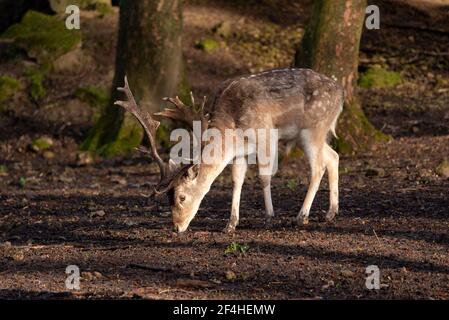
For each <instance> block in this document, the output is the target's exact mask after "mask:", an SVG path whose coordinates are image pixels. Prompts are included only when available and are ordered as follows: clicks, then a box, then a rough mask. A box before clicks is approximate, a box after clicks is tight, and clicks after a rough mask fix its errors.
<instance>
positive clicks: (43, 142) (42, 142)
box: [31, 137, 53, 151]
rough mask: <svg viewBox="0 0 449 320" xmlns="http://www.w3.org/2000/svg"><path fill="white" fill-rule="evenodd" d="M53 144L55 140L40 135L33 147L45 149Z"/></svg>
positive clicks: (40, 149)
mask: <svg viewBox="0 0 449 320" xmlns="http://www.w3.org/2000/svg"><path fill="white" fill-rule="evenodd" d="M52 146H53V140H52V139H50V138H48V137H40V138H37V139H35V140H34V141H33V142H32V144H31V147H32V149H33V150H34V151H44V150H47V149H50V148H51V147H52Z"/></svg>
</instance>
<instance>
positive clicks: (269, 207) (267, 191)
mask: <svg viewBox="0 0 449 320" xmlns="http://www.w3.org/2000/svg"><path fill="white" fill-rule="evenodd" d="M259 179H260V182H261V184H262V188H263V200H264V202H265V223H266V225H267V226H270V224H271V221H272V219H273V217H274V210H273V201H272V199H271V176H270V175H261V176H259Z"/></svg>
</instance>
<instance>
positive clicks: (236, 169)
mask: <svg viewBox="0 0 449 320" xmlns="http://www.w3.org/2000/svg"><path fill="white" fill-rule="evenodd" d="M247 168H248V164H247V163H246V161H245V158H239V159H235V160H234V163H233V164H232V183H233V190H232V209H231V218H230V219H229V222H228V225H227V226H226V228H225V229H224V232H234V231H235V227H236V226H237V225H238V224H239V210H240V196H241V193H242V186H243V182H244V181H245V175H246V170H247Z"/></svg>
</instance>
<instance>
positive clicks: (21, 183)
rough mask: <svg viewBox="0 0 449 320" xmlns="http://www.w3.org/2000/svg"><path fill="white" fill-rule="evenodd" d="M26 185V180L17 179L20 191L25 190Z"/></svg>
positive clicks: (22, 178)
mask: <svg viewBox="0 0 449 320" xmlns="http://www.w3.org/2000/svg"><path fill="white" fill-rule="evenodd" d="M26 183H27V180H26V179H25V178H24V177H20V179H19V187H20V188H21V189H23V188H25V185H26Z"/></svg>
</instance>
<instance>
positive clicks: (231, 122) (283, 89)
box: [116, 68, 344, 232]
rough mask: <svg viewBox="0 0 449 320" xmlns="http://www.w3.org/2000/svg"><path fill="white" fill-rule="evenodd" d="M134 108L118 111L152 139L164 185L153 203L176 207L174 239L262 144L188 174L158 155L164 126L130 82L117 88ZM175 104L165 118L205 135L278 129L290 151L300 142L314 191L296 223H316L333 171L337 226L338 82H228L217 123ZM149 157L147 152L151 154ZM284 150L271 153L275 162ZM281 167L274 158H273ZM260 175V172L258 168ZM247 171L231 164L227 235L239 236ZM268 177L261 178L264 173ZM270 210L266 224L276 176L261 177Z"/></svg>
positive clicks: (277, 75) (286, 73)
mask: <svg viewBox="0 0 449 320" xmlns="http://www.w3.org/2000/svg"><path fill="white" fill-rule="evenodd" d="M118 90H120V91H122V92H124V93H125V94H126V96H127V98H128V101H117V102H116V104H117V105H120V106H122V107H124V108H125V109H126V110H128V111H129V112H131V113H132V114H133V115H134V116H135V117H136V118H137V120H138V121H139V122H140V124H141V125H142V126H143V128H144V130H145V132H146V135H147V136H148V140H149V144H150V146H151V150H150V151H148V150H146V152H148V153H150V155H151V156H152V158H153V159H154V160H155V161H156V162H157V164H158V165H159V167H160V175H161V179H160V182H159V184H158V185H157V186H156V187H155V189H154V193H153V195H161V194H163V193H168V194H169V197H170V199H171V200H170V201H171V210H172V218H173V223H174V228H175V231H177V232H183V231H185V230H186V229H187V228H188V226H189V224H190V222H191V221H192V219H193V218H194V216H195V215H196V213H197V211H198V209H199V206H200V204H201V202H202V200H203V198H204V196H205V195H206V194H207V193H208V192H209V190H210V188H211V185H212V183H213V182H214V180H215V179H216V178H217V177H218V175H220V173H221V172H222V171H223V170H224V169H225V167H226V166H227V165H228V163H230V162H231V161H232V160H236V159H241V158H243V157H246V156H248V155H249V154H251V153H254V152H255V150H257V148H256V145H257V143H258V142H257V141H255V140H246V141H245V146H244V148H239V149H233V148H232V149H230V150H226V151H225V152H224V153H223V155H222V161H220V162H219V163H214V164H212V165H211V164H204V163H200V164H191V165H186V166H184V167H180V166H179V165H176V164H175V163H174V162H173V161H172V160H168V162H165V161H163V160H162V158H161V156H160V155H159V154H158V151H157V144H156V138H155V137H156V131H157V129H158V126H159V122H158V121H156V120H154V118H153V117H152V116H150V115H149V114H148V113H147V112H146V111H144V110H143V109H141V108H139V107H138V105H137V103H136V101H135V99H134V97H133V94H132V92H131V90H130V88H129V85H128V81H127V80H126V78H125V86H124V87H123V88H118ZM191 97H192V106H191V107H188V106H186V105H184V104H183V103H182V102H181V100H180V99H179V98H178V97H176V98H174V99H173V98H165V100H166V101H168V102H170V103H172V104H173V105H174V106H175V108H173V109H165V110H164V111H163V112H161V113H159V114H158V115H160V116H165V117H168V118H171V119H175V120H183V121H186V122H187V123H189V122H191V121H193V120H197V121H201V124H202V125H201V127H202V130H206V129H207V128H215V129H218V130H219V131H221V132H224V131H225V130H226V129H242V130H245V129H248V128H255V129H260V128H262V129H278V132H279V139H280V140H284V141H286V142H287V143H290V144H291V143H295V142H299V143H300V144H301V146H302V148H303V150H304V152H305V154H306V156H307V159H308V162H309V164H310V170H311V174H310V184H309V187H308V191H307V194H306V197H305V200H304V202H303V205H302V208H301V210H300V212H299V214H298V215H297V217H296V221H297V223H298V224H307V223H308V222H309V212H310V207H311V205H312V202H313V199H314V197H315V194H316V192H317V190H318V188H319V184H320V182H321V179H322V177H323V174H324V172H325V171H326V169H327V171H328V178H329V189H330V201H329V203H330V206H329V210H328V212H327V215H326V220H327V221H331V220H333V219H334V217H335V216H336V214H337V212H338V162H339V157H338V154H337V153H336V152H335V151H334V150H333V149H332V148H331V147H330V146H329V145H328V143H327V138H328V135H329V133H332V134H333V135H334V136H336V135H335V127H336V123H337V119H338V117H339V115H340V113H341V111H342V108H343V102H344V91H343V89H342V87H341V86H340V85H339V84H337V83H336V82H335V81H334V80H332V79H330V78H328V77H326V76H324V75H321V74H319V73H316V72H314V71H312V70H309V69H296V68H286V69H274V70H271V71H266V72H261V73H258V74H253V75H249V76H244V77H240V78H236V79H231V80H228V81H225V82H223V83H222V84H221V85H220V86H219V88H218V90H217V92H216V96H215V99H214V101H213V103H212V106H211V110H210V116H209V115H205V114H204V111H203V110H204V102H205V100H204V102H203V105H202V106H201V108H200V110H199V111H197V112H195V109H196V108H195V102H194V99H193V95H192V96H191ZM144 151H145V150H144ZM273 151H274V152H277V150H271V151H270V152H271V155H270V156H272V155H273V154H274V152H273ZM273 159H274V157H273ZM259 169H261V168H260V167H259ZM246 170H247V164H246V161H233V164H232V181H233V195H232V209H231V217H230V219H229V222H228V225H227V227H226V228H225V231H228V232H232V231H234V230H235V227H236V226H237V224H238V222H239V207H240V194H241V190H242V185H243V182H244V179H245V173H246ZM259 172H261V170H260V171H259ZM260 181H261V183H262V187H263V195H264V202H265V212H266V213H265V216H266V219H267V221H268V222H269V221H271V219H272V217H273V216H274V210H273V203H272V199H271V175H270V174H262V175H260Z"/></svg>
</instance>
